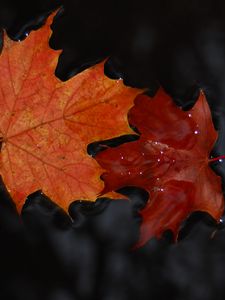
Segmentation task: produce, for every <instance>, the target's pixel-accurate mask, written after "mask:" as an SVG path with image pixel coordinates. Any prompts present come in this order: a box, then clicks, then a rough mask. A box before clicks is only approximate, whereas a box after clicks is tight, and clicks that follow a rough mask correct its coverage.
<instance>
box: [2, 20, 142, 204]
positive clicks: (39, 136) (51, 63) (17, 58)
mask: <svg viewBox="0 0 225 300" xmlns="http://www.w3.org/2000/svg"><path fill="white" fill-rule="evenodd" d="M52 19H53V16H51V17H50V18H49V19H48V21H47V23H46V25H45V26H43V27H42V28H41V29H39V30H37V31H35V32H32V33H31V34H30V35H29V36H28V37H27V39H26V40H24V41H23V42H13V41H11V40H10V39H9V38H8V37H7V36H6V35H5V37H4V46H3V51H2V54H1V56H0V137H1V165H0V173H1V175H2V177H3V180H4V183H5V184H6V186H7V188H8V190H9V192H10V194H11V196H12V198H13V199H14V201H15V203H16V205H17V208H18V210H21V208H22V206H23V204H24V202H25V199H26V197H27V196H28V195H29V194H30V193H32V192H34V191H36V190H39V189H41V190H42V191H43V192H44V193H45V194H46V195H47V196H48V197H50V198H51V199H52V200H53V201H55V202H56V203H57V204H58V205H60V206H61V207H62V208H64V209H65V210H66V209H67V208H68V206H69V204H70V203H71V202H72V201H74V200H75V199H89V200H95V199H96V197H97V195H98V194H99V192H100V191H101V190H102V187H103V183H102V181H101V180H100V174H101V173H102V170H101V168H100V167H99V165H98V164H97V162H96V161H95V160H94V159H93V158H92V157H90V156H88V154H87V151H86V148H87V145H88V144H89V143H91V142H93V141H95V140H100V139H106V138H112V137H115V136H117V135H122V134H124V133H130V132H131V129H130V127H129V125H128V122H127V111H128V110H129V108H130V107H131V106H132V105H133V100H134V98H135V96H136V95H137V94H138V93H140V90H138V89H133V88H129V87H125V86H124V84H123V82H122V80H117V81H115V80H110V79H109V78H107V77H106V76H105V75H104V68H103V63H100V64H98V65H96V66H95V67H93V68H90V69H88V70H86V71H84V72H82V73H81V74H79V75H77V76H75V77H73V78H71V79H70V80H68V81H66V82H61V81H60V80H59V79H58V78H56V77H55V75H54V71H55V68H56V65H57V61H58V56H59V54H60V51H53V50H52V49H50V47H49V45H48V41H49V37H50V34H51V30H50V24H51V22H52Z"/></svg>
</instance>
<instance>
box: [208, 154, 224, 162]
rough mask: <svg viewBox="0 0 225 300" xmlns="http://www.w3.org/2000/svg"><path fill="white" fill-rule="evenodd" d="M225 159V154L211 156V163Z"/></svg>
mask: <svg viewBox="0 0 225 300" xmlns="http://www.w3.org/2000/svg"><path fill="white" fill-rule="evenodd" d="M223 159H225V155H220V156H218V157H214V158H210V159H209V163H214V162H216V161H219V162H222V160H223Z"/></svg>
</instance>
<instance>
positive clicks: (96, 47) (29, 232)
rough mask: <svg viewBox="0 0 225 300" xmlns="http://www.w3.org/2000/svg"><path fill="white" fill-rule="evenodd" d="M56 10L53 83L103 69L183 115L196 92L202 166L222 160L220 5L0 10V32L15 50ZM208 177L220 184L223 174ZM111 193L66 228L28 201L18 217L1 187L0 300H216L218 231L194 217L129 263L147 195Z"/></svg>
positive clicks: (223, 263)
mask: <svg viewBox="0 0 225 300" xmlns="http://www.w3.org/2000/svg"><path fill="white" fill-rule="evenodd" d="M62 4H63V6H64V8H63V9H61V10H60V12H59V14H58V16H57V17H56V18H55V21H54V23H53V26H52V28H53V36H52V38H51V41H50V45H51V47H53V48H55V49H63V52H62V55H61V57H60V59H59V64H58V67H57V70H56V75H57V76H58V77H59V78H60V79H61V80H67V79H68V78H70V77H71V76H74V75H75V74H76V73H78V72H80V71H82V70H84V69H85V68H87V67H89V66H91V65H93V64H96V63H97V62H99V61H101V60H102V59H106V58H107V62H106V63H105V73H106V74H107V76H110V77H111V78H119V77H122V78H123V79H124V82H125V84H127V85H131V86H136V87H147V88H148V89H149V91H148V93H149V94H150V95H153V94H154V93H155V91H156V90H157V88H158V86H159V85H162V86H163V88H164V89H165V90H166V91H167V92H168V93H170V94H171V95H172V96H173V99H174V101H175V102H176V103H178V104H179V105H182V106H183V108H184V109H188V108H190V107H191V105H193V103H194V102H195V100H196V99H197V96H198V92H199V88H202V89H203V90H204V92H205V93H206V96H207V99H208V101H209V104H210V107H211V110H212V115H213V119H214V124H215V127H216V128H217V129H218V130H219V139H218V141H217V144H216V146H215V148H214V149H213V152H212V154H213V155H220V154H225V153H224V152H225V151H224V149H225V118H224V112H225V5H224V4H223V1H201V0H199V1H161V0H160V1H159V0H158V1H144V0H138V1H132V0H130V1H127V0H124V1H118V0H115V1H85V0H83V1H81V0H73V1H72V0H67V1H66V0H65V1H56V0H55V1H53V0H39V1H32V2H31V1H30V2H27V1H24V0H23V1H12V0H11V1H6V0H0V27H1V28H5V29H6V30H7V33H8V35H9V36H10V37H11V38H12V39H15V40H18V39H20V40H21V39H23V38H25V36H26V33H28V32H29V31H30V30H33V29H37V28H38V27H39V26H41V24H42V23H43V21H44V18H45V17H46V16H47V14H48V13H49V12H50V11H51V10H52V9H54V8H56V7H59V5H62ZM127 140H129V138H128V137H125V138H122V139H116V140H114V141H110V144H111V145H115V144H118V143H121V142H124V141H127ZM89 149H91V150H92V152H93V151H94V153H96V151H98V149H99V147H96V145H94V146H93V145H90V147H89ZM214 169H215V171H216V172H218V173H219V174H221V175H222V176H223V178H225V176H224V175H225V164H224V163H218V164H216V165H215V166H214ZM122 192H124V193H126V194H128V195H129V196H130V199H131V201H130V202H127V201H122V200H121V201H120V200H118V201H110V200H109V199H101V200H98V201H97V202H96V203H94V204H93V203H88V202H85V203H84V202H81V201H75V202H74V204H72V205H71V207H70V216H71V218H70V217H69V216H68V215H66V214H65V213H63V212H62V210H60V208H59V207H57V206H56V205H55V204H53V203H52V202H51V200H50V199H47V198H46V197H45V196H44V195H43V194H41V192H40V191H38V192H36V193H34V194H33V195H30V196H29V197H28V200H27V202H26V205H25V206H24V209H23V211H22V217H19V216H18V215H17V213H16V210H15V207H14V205H13V203H12V201H11V199H10V197H9V195H8V194H7V191H6V190H5V188H4V184H3V183H2V184H1V185H0V198H1V201H0V274H1V280H0V299H2V300H11V299H12V300H26V299H29V300H31V299H32V300H36V299H38V300H39V299H43V300H45V299H46V300H47V299H49V300H74V299H81V300H83V299H91V300H92V299H98V300H101V299H102V300H114V299H115V300H126V299H137V300H139V299H143V300H144V299H148V300H149V299H154V300H155V299H165V298H168V299H177V300H178V299H179V300H186V299H188V300H189V299H191V300H208V299H213V300H220V299H224V297H225V291H224V286H225V279H224V269H225V232H224V229H223V228H224V225H223V220H221V224H220V225H215V222H213V220H212V219H211V218H210V217H209V216H208V215H206V214H203V213H195V214H193V215H191V216H190V217H189V219H188V220H186V221H185V222H184V223H183V225H182V229H181V233H180V236H179V242H178V243H177V244H173V243H171V234H170V233H169V232H167V233H165V235H164V237H163V238H162V239H161V240H160V241H157V240H155V239H152V240H151V241H149V242H148V243H147V244H146V245H145V246H144V247H143V248H141V249H138V250H136V251H131V247H132V245H133V244H134V243H135V241H137V239H138V232H139V225H140V222H141V219H140V216H139V215H138V211H139V210H140V209H141V208H142V207H143V206H144V205H145V202H146V199H147V194H146V192H145V191H142V190H140V189H138V188H135V187H134V188H125V189H123V191H122ZM199 197H201V195H199ZM72 219H73V221H72Z"/></svg>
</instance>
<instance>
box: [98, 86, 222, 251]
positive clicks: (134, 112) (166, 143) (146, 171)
mask: <svg viewBox="0 0 225 300" xmlns="http://www.w3.org/2000/svg"><path fill="white" fill-rule="evenodd" d="M129 121H130V124H131V125H132V126H135V127H136V128H138V130H139V132H140V133H141V135H140V139H139V140H138V141H134V142H129V143H126V144H123V145H120V146H119V147H116V148H109V149H107V150H105V151H103V152H100V153H99V154H98V155H97V156H96V157H95V158H96V160H97V161H98V163H99V164H100V165H101V166H102V167H103V168H104V169H105V170H106V172H105V173H104V174H103V175H102V179H103V180H104V182H105V188H104V190H103V192H102V193H103V194H104V193H106V192H109V191H113V190H117V189H119V188H122V187H124V186H137V187H140V188H143V189H145V190H147V191H148V193H149V200H148V202H147V205H146V207H145V208H144V209H143V210H142V211H141V215H142V217H143V222H142V225H141V237H140V241H139V245H142V244H144V243H145V242H146V241H147V240H148V239H150V238H151V237H153V236H156V237H160V236H161V235H162V233H163V232H164V231H165V230H172V232H173V233H174V237H175V238H176V237H177V234H178V230H179V227H180V224H181V222H182V221H183V220H184V219H185V218H186V217H187V216H188V215H190V213H192V212H194V211H204V212H208V213H209V214H210V215H211V216H213V217H214V218H215V219H216V220H219V218H220V216H221V214H222V212H223V209H224V200H223V194H222V190H221V178H220V177H219V176H217V175H216V174H215V173H214V172H213V171H212V169H211V168H210V166H209V162H210V159H209V154H210V151H211V150H212V147H213V145H214V143H215V141H216V139H217V132H216V131H215V129H214V127H213V123H212V119H211V113H210V110H209V107H208V104H207V101H206V99H205V96H204V94H203V93H202V92H201V93H200V96H199V99H198V101H197V102H196V104H195V106H194V107H193V108H192V109H191V110H190V111H183V110H182V109H181V108H179V107H178V106H176V105H175V104H174V102H173V101H172V100H171V98H170V97H169V96H168V95H167V94H166V93H165V92H164V91H163V90H162V89H160V90H159V91H158V93H157V94H156V96H155V97H154V98H153V99H151V98H149V97H148V96H146V95H139V96H137V98H136V100H135V106H134V107H133V108H132V109H131V110H130V113H129Z"/></svg>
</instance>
